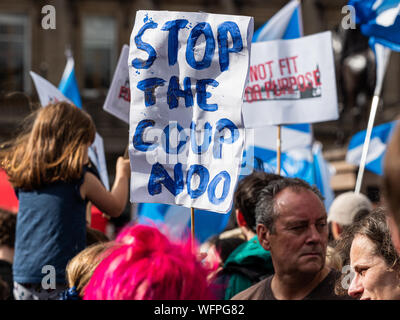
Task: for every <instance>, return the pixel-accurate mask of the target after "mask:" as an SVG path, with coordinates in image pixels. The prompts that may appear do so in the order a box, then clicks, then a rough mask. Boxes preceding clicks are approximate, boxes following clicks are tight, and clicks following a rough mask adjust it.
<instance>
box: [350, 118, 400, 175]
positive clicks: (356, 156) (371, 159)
mask: <svg viewBox="0 0 400 320" xmlns="http://www.w3.org/2000/svg"><path fill="white" fill-rule="evenodd" d="M396 124H397V121H392V122H388V123H384V124H381V125H379V126H376V127H374V128H373V129H372V133H371V141H370V145H369V148H368V153H367V160H366V163H365V168H366V169H367V170H369V171H371V172H373V173H375V174H377V175H380V176H381V175H383V159H384V156H385V152H386V146H387V143H388V142H389V140H390V137H391V135H392V133H393V130H394V129H395V127H396ZM365 135H366V130H364V131H360V132H358V133H356V134H355V135H354V136H353V137H352V138H351V140H350V143H349V147H348V149H347V154H346V161H347V162H349V163H351V164H354V165H357V166H358V165H359V164H360V161H361V154H362V148H363V145H364V140H365Z"/></svg>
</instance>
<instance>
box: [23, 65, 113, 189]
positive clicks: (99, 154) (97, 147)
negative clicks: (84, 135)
mask: <svg viewBox="0 0 400 320" xmlns="http://www.w3.org/2000/svg"><path fill="white" fill-rule="evenodd" d="M30 75H31V77H32V79H33V83H34V84H35V87H36V91H37V93H38V96H39V100H40V104H41V105H42V106H43V107H45V106H47V105H48V104H50V103H56V102H59V101H66V102H68V103H70V104H74V103H73V102H72V101H71V100H69V99H68V98H67V97H66V96H64V95H63V94H62V92H61V91H60V90H58V88H56V87H55V86H54V85H52V84H51V83H50V82H49V81H47V80H46V79H44V78H43V77H41V76H39V75H38V74H37V73H35V72H33V71H30ZM89 158H90V160H92V162H93V164H94V165H95V166H96V168H97V171H98V172H99V175H100V179H101V182H102V183H103V185H104V186H105V187H106V189H107V190H110V184H109V181H108V173H107V164H106V157H105V154H104V145H103V138H102V137H101V136H100V135H99V134H98V133H97V132H96V137H95V140H94V142H93V144H92V145H91V146H90V147H89Z"/></svg>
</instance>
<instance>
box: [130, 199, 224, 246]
mask: <svg viewBox="0 0 400 320" xmlns="http://www.w3.org/2000/svg"><path fill="white" fill-rule="evenodd" d="M229 216H230V215H229V214H220V213H216V212H212V211H205V210H198V209H196V210H195V237H196V240H197V241H198V242H200V243H203V242H204V241H206V240H207V239H208V238H209V237H211V236H213V235H215V234H218V233H220V232H221V231H222V230H224V228H225V227H226V224H227V223H228V220H229ZM190 217H191V214H190V209H189V208H185V207H181V206H175V205H168V204H161V203H140V204H139V206H138V221H137V222H138V223H140V224H149V225H152V224H155V225H156V226H160V227H161V230H163V228H166V231H167V232H168V234H169V235H170V236H171V237H174V238H176V239H182V238H185V237H189V236H190V225H191V221H190Z"/></svg>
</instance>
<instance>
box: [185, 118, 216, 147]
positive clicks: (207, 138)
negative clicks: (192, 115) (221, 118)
mask: <svg viewBox="0 0 400 320" xmlns="http://www.w3.org/2000/svg"><path fill="white" fill-rule="evenodd" d="M203 131H204V138H203V144H202V145H201V146H199V145H198V144H197V139H196V123H195V122H194V121H192V122H191V123H190V142H191V143H190V144H191V146H192V150H193V152H194V153H195V154H201V153H203V152H206V151H207V150H208V147H209V146H210V143H211V134H212V126H211V125H210V124H209V123H208V122H206V123H205V124H204V130H203Z"/></svg>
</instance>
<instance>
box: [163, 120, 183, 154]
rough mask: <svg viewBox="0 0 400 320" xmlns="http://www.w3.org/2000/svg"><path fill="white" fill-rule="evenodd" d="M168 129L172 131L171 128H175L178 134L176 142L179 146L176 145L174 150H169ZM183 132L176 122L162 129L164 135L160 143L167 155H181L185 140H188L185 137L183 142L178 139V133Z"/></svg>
mask: <svg viewBox="0 0 400 320" xmlns="http://www.w3.org/2000/svg"><path fill="white" fill-rule="evenodd" d="M170 128H171V129H172V128H176V129H177V130H178V132H179V139H178V141H179V144H178V146H177V147H176V148H174V149H171V148H170V143H169V141H170V140H169V139H170ZM182 131H183V128H182V127H181V126H180V125H179V124H178V123H177V122H175V123H172V124H169V125H167V126H166V127H165V128H164V135H163V137H162V141H163V146H165V147H164V150H165V152H166V153H169V154H178V153H181V152H182V148H183V147H184V146H185V144H186V142H187V140H188V137H187V136H186V137H185V140H181V139H180V136H181V135H180V133H181V132H182ZM183 133H185V131H183Z"/></svg>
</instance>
